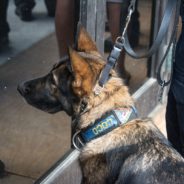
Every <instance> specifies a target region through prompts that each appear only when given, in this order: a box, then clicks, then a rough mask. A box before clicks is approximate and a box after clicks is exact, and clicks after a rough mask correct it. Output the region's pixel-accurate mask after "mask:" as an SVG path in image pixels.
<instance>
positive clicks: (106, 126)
mask: <svg viewBox="0 0 184 184" xmlns="http://www.w3.org/2000/svg"><path fill="white" fill-rule="evenodd" d="M117 126H119V123H118V120H117V119H116V118H115V116H114V115H113V114H111V115H109V116H107V117H106V118H105V119H103V120H101V121H99V122H98V123H97V124H95V125H94V126H92V127H91V128H90V129H88V130H86V131H85V132H83V133H82V137H83V139H84V140H85V141H87V142H88V141H90V140H91V139H93V138H95V137H97V136H98V135H100V134H102V133H105V132H108V131H109V130H111V129H113V128H114V127H117Z"/></svg>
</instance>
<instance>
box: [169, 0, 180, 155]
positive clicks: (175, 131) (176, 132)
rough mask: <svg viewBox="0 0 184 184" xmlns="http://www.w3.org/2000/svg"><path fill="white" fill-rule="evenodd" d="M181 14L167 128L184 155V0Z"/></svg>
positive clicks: (173, 141) (178, 149) (176, 146)
mask: <svg viewBox="0 0 184 184" xmlns="http://www.w3.org/2000/svg"><path fill="white" fill-rule="evenodd" d="M180 15H181V19H182V30H181V35H180V38H179V40H178V42H177V46H176V52H175V62H174V65H173V76H172V81H171V86H170V90H169V93H168V101H167V107H166V130H167V136H168V139H169V141H170V142H171V143H172V145H173V147H174V148H175V149H176V150H177V151H178V152H179V153H180V154H181V155H182V156H183V157H184V55H183V53H184V1H181V9H180Z"/></svg>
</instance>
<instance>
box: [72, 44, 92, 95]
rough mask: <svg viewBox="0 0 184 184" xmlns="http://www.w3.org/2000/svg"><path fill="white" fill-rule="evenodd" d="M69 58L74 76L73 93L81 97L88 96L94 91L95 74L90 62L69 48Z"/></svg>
mask: <svg viewBox="0 0 184 184" xmlns="http://www.w3.org/2000/svg"><path fill="white" fill-rule="evenodd" d="M69 56H70V62H71V67H72V72H73V75H74V81H73V83H72V87H73V91H74V93H75V94H76V95H78V96H79V97H83V96H86V95H88V94H89V93H90V92H91V91H92V87H93V86H92V85H93V78H94V77H93V72H92V70H91V68H90V65H89V64H88V62H87V61H86V60H85V59H84V58H82V57H81V56H80V55H79V54H78V53H77V52H76V51H74V50H73V49H72V48H69Z"/></svg>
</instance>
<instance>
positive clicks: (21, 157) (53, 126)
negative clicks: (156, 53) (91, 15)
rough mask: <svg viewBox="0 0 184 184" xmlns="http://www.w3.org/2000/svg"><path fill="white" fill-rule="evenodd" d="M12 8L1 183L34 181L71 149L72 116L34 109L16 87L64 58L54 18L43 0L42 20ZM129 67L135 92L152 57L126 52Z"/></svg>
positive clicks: (3, 60) (2, 78) (144, 35)
mask: <svg viewBox="0 0 184 184" xmlns="http://www.w3.org/2000/svg"><path fill="white" fill-rule="evenodd" d="M140 4H141V3H140ZM144 6H148V7H147V8H146V10H145V11H143V13H142V15H141V19H143V18H144V17H145V15H147V14H149V11H150V4H149V3H145V4H141V7H143V8H144ZM9 12H10V13H9V21H10V25H11V28H12V32H11V33H10V40H11V44H10V49H8V51H7V52H5V53H3V54H0V65H1V66H0V97H1V98H0V117H1V118H0V132H1V133H0V159H1V160H2V161H3V162H4V163H5V165H6V170H7V171H8V175H7V176H6V177H4V178H3V179H0V184H31V183H33V182H34V181H35V180H36V179H37V178H39V177H40V176H41V175H42V174H43V173H44V172H45V171H46V170H48V168H50V167H51V166H52V165H53V163H55V162H56V161H57V160H59V159H60V158H61V157H62V155H63V154H64V153H66V151H67V150H69V148H70V137H71V136H70V118H69V117H68V116H67V115H66V114H65V113H64V112H61V113H58V114H55V115H49V114H47V113H44V112H42V111H39V110H37V109H34V108H33V107H31V106H29V105H27V104H26V103H25V102H24V101H23V99H22V98H21V97H20V95H19V94H18V92H17V90H16V88H17V84H19V83H20V82H22V81H24V80H27V79H31V78H35V77H38V76H40V75H43V74H45V73H47V72H48V71H49V69H50V68H51V67H52V65H53V64H54V63H55V62H57V61H58V58H59V57H58V49H57V43H56V38H55V34H54V32H53V31H54V21H53V19H51V18H48V17H47V16H46V11H45V7H44V4H43V1H41V0H38V1H37V6H36V8H35V12H34V15H35V17H36V20H35V21H34V22H31V23H29V24H28V23H22V22H20V20H19V19H18V18H17V17H16V16H14V5H13V2H12V1H10V7H9ZM146 20H147V21H142V24H141V35H140V36H141V40H140V46H139V48H140V47H143V46H145V45H146V43H148V40H149V26H148V25H149V19H146ZM40 25H41V26H40ZM40 31H41V32H40ZM35 33H36V34H35ZM126 67H127V70H128V71H130V73H131V75H132V78H131V81H130V90H131V92H133V91H135V90H136V89H137V88H138V87H139V86H140V85H141V84H142V83H143V82H144V81H145V80H146V75H147V60H142V62H139V61H135V60H133V59H131V58H130V57H129V56H126Z"/></svg>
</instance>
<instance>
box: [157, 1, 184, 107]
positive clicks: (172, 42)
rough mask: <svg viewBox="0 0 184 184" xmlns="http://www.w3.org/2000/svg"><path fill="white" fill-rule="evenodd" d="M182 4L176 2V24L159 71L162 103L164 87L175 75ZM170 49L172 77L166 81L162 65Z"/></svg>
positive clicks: (160, 100)
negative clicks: (162, 72)
mask: <svg viewBox="0 0 184 184" xmlns="http://www.w3.org/2000/svg"><path fill="white" fill-rule="evenodd" d="M180 4H181V0H178V1H177V3H176V12H175V18H174V25H173V31H172V34H171V38H170V41H169V45H168V48H167V50H166V52H165V54H164V56H163V58H162V60H161V62H160V65H159V67H158V72H157V82H158V84H159V85H160V86H161V88H160V92H159V96H158V101H159V102H160V103H162V96H163V92H164V88H165V87H166V86H168V85H169V84H170V83H171V80H172V75H173V63H174V61H175V50H176V41H177V37H176V36H177V31H178V21H179V14H180ZM170 49H172V59H171V60H172V63H171V65H172V66H171V76H170V78H169V79H168V80H167V81H166V80H164V79H162V77H161V69H162V66H163V64H164V61H165V60H166V58H167V55H168V54H169V51H170Z"/></svg>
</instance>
